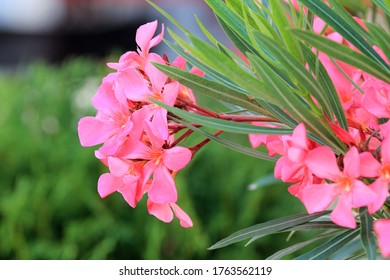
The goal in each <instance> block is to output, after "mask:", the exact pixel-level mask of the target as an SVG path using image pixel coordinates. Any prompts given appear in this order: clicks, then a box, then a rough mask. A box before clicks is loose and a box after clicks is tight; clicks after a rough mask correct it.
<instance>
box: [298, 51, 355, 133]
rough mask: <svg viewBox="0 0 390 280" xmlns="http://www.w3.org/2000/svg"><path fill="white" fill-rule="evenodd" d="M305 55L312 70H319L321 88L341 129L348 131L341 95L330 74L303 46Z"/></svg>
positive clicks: (318, 77)
mask: <svg viewBox="0 0 390 280" xmlns="http://www.w3.org/2000/svg"><path fill="white" fill-rule="evenodd" d="M302 49H303V55H304V57H305V60H306V62H307V63H308V65H309V67H310V68H311V70H312V71H313V70H315V69H316V68H317V69H318V72H317V73H315V75H316V77H317V80H318V82H319V83H320V88H321V89H322V90H323V91H324V94H326V97H327V100H328V102H329V104H330V106H331V108H332V111H333V112H334V114H335V116H336V119H337V120H338V122H339V125H340V127H342V128H344V129H345V130H347V131H348V124H347V120H346V118H345V114H344V109H343V106H342V105H341V101H340V98H339V95H338V93H337V91H336V88H335V87H334V85H333V82H332V79H331V78H330V77H329V74H328V72H327V71H326V69H325V67H324V65H323V64H322V63H321V61H320V60H319V59H318V57H317V56H316V55H315V54H314V53H313V52H312V51H311V50H310V49H309V48H308V47H307V46H305V45H303V44H302Z"/></svg>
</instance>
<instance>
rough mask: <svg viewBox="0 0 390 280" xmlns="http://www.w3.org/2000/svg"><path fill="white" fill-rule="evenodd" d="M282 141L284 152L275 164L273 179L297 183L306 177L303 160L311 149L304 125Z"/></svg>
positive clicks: (306, 170)
mask: <svg viewBox="0 0 390 280" xmlns="http://www.w3.org/2000/svg"><path fill="white" fill-rule="evenodd" d="M282 139H283V143H284V152H283V156H282V157H281V158H280V159H279V160H278V161H277V163H276V166H275V178H281V179H282V181H283V182H298V181H300V180H302V179H303V177H305V176H306V175H308V173H307V172H308V169H307V167H306V163H305V158H306V155H307V153H308V152H309V150H310V149H311V147H310V146H309V145H310V142H309V140H308V139H307V137H306V128H305V125H304V124H303V123H301V124H299V125H298V126H297V127H296V128H295V129H294V131H293V134H292V135H291V136H285V137H282Z"/></svg>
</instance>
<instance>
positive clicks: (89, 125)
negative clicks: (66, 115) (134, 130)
mask: <svg viewBox="0 0 390 280" xmlns="http://www.w3.org/2000/svg"><path fill="white" fill-rule="evenodd" d="M78 134H79V139H80V143H81V146H83V147H90V146H95V145H98V144H101V143H103V142H104V141H106V140H107V139H108V138H109V137H110V136H112V134H113V131H112V130H111V129H110V128H107V127H106V126H105V124H104V122H102V121H100V120H98V119H96V118H94V117H84V118H82V119H80V121H79V123H78Z"/></svg>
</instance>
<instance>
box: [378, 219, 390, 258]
mask: <svg viewBox="0 0 390 280" xmlns="http://www.w3.org/2000/svg"><path fill="white" fill-rule="evenodd" d="M374 231H375V234H376V236H377V237H378V247H379V250H380V251H381V253H382V255H383V256H384V257H390V234H389V233H390V219H380V220H376V221H375V222H374Z"/></svg>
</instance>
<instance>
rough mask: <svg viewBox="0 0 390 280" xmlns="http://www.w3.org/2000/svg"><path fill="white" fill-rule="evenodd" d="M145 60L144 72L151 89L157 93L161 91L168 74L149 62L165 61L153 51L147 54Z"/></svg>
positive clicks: (162, 62) (159, 62) (163, 62)
mask: <svg viewBox="0 0 390 280" xmlns="http://www.w3.org/2000/svg"><path fill="white" fill-rule="evenodd" d="M146 60H147V62H146V63H145V73H146V75H147V76H148V77H149V80H150V83H151V84H152V88H153V90H154V91H155V92H157V93H161V91H162V89H163V87H164V85H165V83H166V82H167V80H168V76H167V75H165V74H164V73H163V72H161V71H160V70H158V69H157V68H156V67H154V65H153V64H152V63H151V62H156V63H158V64H165V61H164V59H162V57H160V56H159V55H157V54H154V53H151V54H149V55H148V57H147V58H146Z"/></svg>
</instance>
